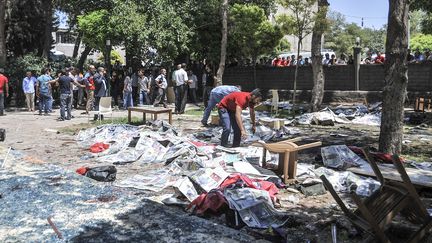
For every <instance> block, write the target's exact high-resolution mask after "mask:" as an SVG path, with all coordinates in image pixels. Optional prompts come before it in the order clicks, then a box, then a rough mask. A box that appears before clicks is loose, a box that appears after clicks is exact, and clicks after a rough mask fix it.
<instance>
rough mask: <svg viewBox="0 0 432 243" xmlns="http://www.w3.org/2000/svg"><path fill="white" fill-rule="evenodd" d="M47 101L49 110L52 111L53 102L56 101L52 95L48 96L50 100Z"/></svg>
mask: <svg viewBox="0 0 432 243" xmlns="http://www.w3.org/2000/svg"><path fill="white" fill-rule="evenodd" d="M47 102H48V111H49V112H52V106H53V102H54V99H53V97H52V95H49V96H48V101H47Z"/></svg>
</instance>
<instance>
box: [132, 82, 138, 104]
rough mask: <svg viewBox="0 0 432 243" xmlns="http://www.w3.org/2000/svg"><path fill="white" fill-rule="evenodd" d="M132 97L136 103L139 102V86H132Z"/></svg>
mask: <svg viewBox="0 0 432 243" xmlns="http://www.w3.org/2000/svg"><path fill="white" fill-rule="evenodd" d="M132 99H133V102H134V103H135V104H139V87H138V86H136V87H135V86H132Z"/></svg>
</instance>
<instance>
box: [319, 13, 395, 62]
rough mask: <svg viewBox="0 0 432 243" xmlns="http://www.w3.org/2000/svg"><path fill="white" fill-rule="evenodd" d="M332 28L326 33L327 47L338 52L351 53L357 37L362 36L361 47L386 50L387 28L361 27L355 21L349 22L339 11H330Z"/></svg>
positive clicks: (371, 49) (370, 49)
mask: <svg viewBox="0 0 432 243" xmlns="http://www.w3.org/2000/svg"><path fill="white" fill-rule="evenodd" d="M329 21H330V29H329V31H328V32H327V33H326V34H325V37H324V39H325V44H324V46H325V48H326V49H331V50H333V51H335V52H336V53H337V54H342V53H345V54H350V53H352V50H353V49H352V48H353V47H354V46H355V45H356V44H355V39H356V37H360V40H361V41H360V44H361V47H363V48H365V50H366V51H368V50H369V51H384V46H385V39H386V28H385V27H383V28H381V29H371V28H361V27H360V26H358V25H357V24H355V23H348V22H347V21H346V19H345V17H344V16H343V15H342V14H340V13H338V12H330V13H329Z"/></svg>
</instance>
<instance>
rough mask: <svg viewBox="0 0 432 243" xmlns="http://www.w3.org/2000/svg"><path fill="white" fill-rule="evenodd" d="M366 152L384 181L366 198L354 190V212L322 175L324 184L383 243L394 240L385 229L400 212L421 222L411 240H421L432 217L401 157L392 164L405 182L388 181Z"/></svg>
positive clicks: (357, 223)
mask: <svg viewBox="0 0 432 243" xmlns="http://www.w3.org/2000/svg"><path fill="white" fill-rule="evenodd" d="M364 154H365V156H366V159H367V161H368V162H369V163H370V165H371V167H372V169H373V171H374V173H375V175H376V178H377V179H378V181H379V182H380V183H381V187H380V188H379V189H378V190H377V191H375V192H374V193H373V194H372V195H371V196H370V197H368V198H366V199H364V200H363V199H361V198H360V197H359V196H357V195H356V194H355V193H351V196H352V199H353V200H354V202H355V203H356V204H357V207H358V208H357V209H356V210H355V211H351V210H349V209H348V208H347V207H346V206H345V204H344V202H343V201H342V199H341V198H340V197H339V195H338V194H337V193H336V191H335V190H334V189H333V186H332V185H331V184H330V182H329V181H328V180H327V178H326V177H325V176H324V175H322V176H321V180H322V181H323V183H324V185H325V187H326V188H327V190H328V191H329V192H330V194H331V195H332V196H333V198H334V199H335V201H336V202H337V204H338V205H339V206H340V208H341V209H342V211H343V212H344V213H345V215H346V216H347V217H348V218H349V219H350V221H351V222H352V223H353V224H354V225H355V226H356V227H357V228H360V229H361V230H363V231H365V232H367V233H369V234H372V235H374V236H375V237H376V238H377V239H378V240H379V241H381V242H391V241H390V240H389V238H388V236H387V235H386V233H385V231H386V229H387V228H388V227H389V226H390V223H391V222H392V220H393V218H394V217H395V216H396V215H397V214H398V213H401V214H402V215H403V216H405V217H406V218H407V219H408V220H409V221H411V222H412V223H414V224H420V228H419V230H418V231H417V232H415V234H413V236H412V237H411V239H410V241H409V242H418V241H419V240H420V239H421V238H423V236H424V235H425V234H426V233H427V232H428V231H429V229H430V228H431V226H432V220H431V219H432V218H431V217H430V215H429V213H428V212H427V210H426V208H425V207H424V205H423V203H422V202H421V201H420V198H419V196H418V194H417V191H416V190H415V188H414V186H413V184H412V183H411V180H410V178H409V177H408V175H407V173H406V171H405V168H404V167H403V165H402V163H401V161H400V159H399V157H398V156H397V155H394V156H393V164H394V166H395V167H396V169H397V171H398V172H399V175H400V176H401V178H402V180H403V183H401V182H396V181H387V180H385V179H384V177H383V176H382V174H381V172H380V170H379V168H378V166H377V164H376V163H375V162H374V161H372V160H370V157H369V154H368V153H367V152H364Z"/></svg>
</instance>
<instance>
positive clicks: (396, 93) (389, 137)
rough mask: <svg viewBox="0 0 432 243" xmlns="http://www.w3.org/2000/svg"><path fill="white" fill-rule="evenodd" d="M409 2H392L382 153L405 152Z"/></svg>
mask: <svg viewBox="0 0 432 243" xmlns="http://www.w3.org/2000/svg"><path fill="white" fill-rule="evenodd" d="M408 2H409V0H389V14H388V27H387V42H386V61H385V64H384V65H385V66H384V67H385V76H384V83H385V86H384V90H383V106H382V116H381V130H380V137H379V150H380V151H382V152H385V153H397V154H399V153H400V152H401V150H402V137H403V117H404V103H405V96H406V89H407V85H408V65H407V52H408V51H407V50H408V11H409V4H408Z"/></svg>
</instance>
